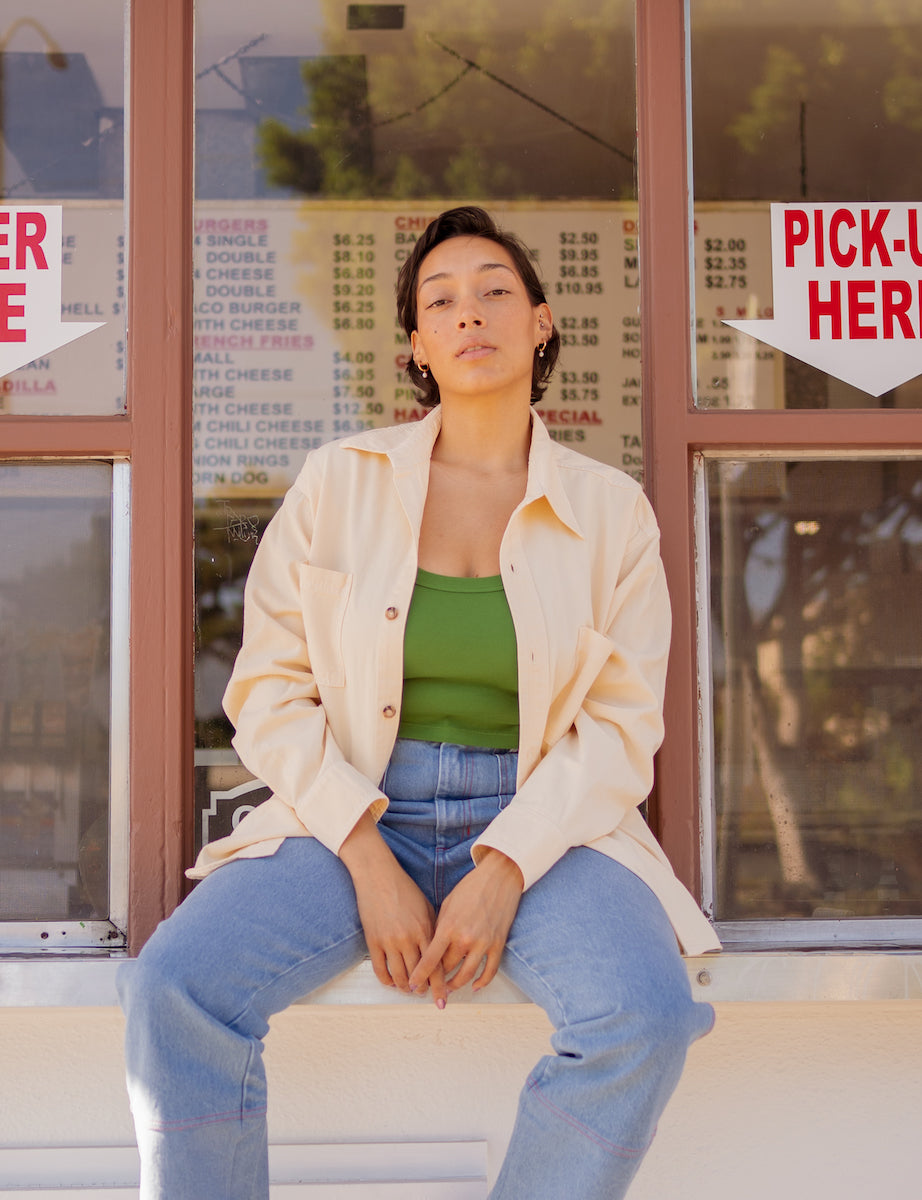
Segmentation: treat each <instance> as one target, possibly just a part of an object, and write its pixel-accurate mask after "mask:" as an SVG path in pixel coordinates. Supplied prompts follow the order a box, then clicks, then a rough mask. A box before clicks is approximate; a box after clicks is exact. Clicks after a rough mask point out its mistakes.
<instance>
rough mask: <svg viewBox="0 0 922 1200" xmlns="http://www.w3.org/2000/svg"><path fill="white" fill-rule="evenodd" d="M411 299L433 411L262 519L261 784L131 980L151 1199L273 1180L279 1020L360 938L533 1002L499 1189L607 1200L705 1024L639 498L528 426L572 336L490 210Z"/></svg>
mask: <svg viewBox="0 0 922 1200" xmlns="http://www.w3.org/2000/svg"><path fill="white" fill-rule="evenodd" d="M398 311H399V314H400V319H401V322H402V324H403V326H404V328H405V329H406V331H407V333H408V335H409V337H410V342H411V347H412V358H413V361H412V363H411V365H410V368H409V370H410V375H411V378H412V379H413V380H414V382H415V383H416V384H417V385H418V386H420V387H421V389H422V391H423V394H424V403H426V404H428V405H429V406H435V405H437V407H435V408H434V411H433V412H432V413H430V414H429V415H428V416H427V417H426V418H425V420H423V421H421V422H419V423H418V424H416V425H410V426H400V427H396V428H391V429H383V430H374V431H370V432H367V433H364V434H360V435H358V436H357V437H353V438H349V439H346V440H344V441H340V442H338V443H332V444H330V445H327V446H324V447H322V448H321V449H320V450H318V451H315V452H314V453H312V454H311V455H309V456H308V459H307V461H306V463H305V465H304V468H303V469H302V471H301V474H300V475H299V477H298V480H297V482H296V483H295V486H294V487H293V488H292V489H291V491H290V492H289V493H288V495H287V497H286V499H285V502H284V504H283V506H282V508H281V510H280V512H279V513H278V514H277V516H276V517H275V519H274V520H273V521H272V522H271V524H270V526H269V527H268V529H267V531H266V533H265V536H264V538H263V540H262V543H261V545H260V548H259V550H258V552H257V555H256V558H255V560H254V564H253V568H252V571H251V573H250V577H249V580H248V583H247V591H246V600H245V627H244V638H243V646H242V649H241V651H240V655H239V657H238V659H237V663H236V665H235V668H234V673H233V677H232V679H231V681H230V684H229V686H228V690H227V694H226V696H225V708H226V710H227V713H228V715H229V716H230V718H231V720H232V721H233V723H234V725H235V727H236V731H237V732H236V737H235V739H234V745H235V747H236V749H237V751H238V753H239V754H240V757H241V759H242V761H243V762H244V763H245V764H246V765H247V767H248V768H249V769H250V770H251V771H252V772H253V773H254V774H255V775H257V776H258V777H259V778H261V779H263V780H264V781H265V782H266V783H267V784H268V785H269V786H270V787H271V788H272V790H273V793H274V794H273V796H272V797H271V798H270V799H269V800H267V801H266V802H265V803H264V804H262V805H260V806H259V807H258V808H257V809H256V810H255V811H254V812H252V813H251V814H250V815H248V816H247V817H246V818H245V819H244V820H243V821H242V822H241V823H240V825H239V826H238V828H237V829H236V831H235V832H234V833H233V834H232V835H231V836H230V837H228V838H225V839H223V840H222V841H220V842H217V843H215V844H213V845H211V846H207V847H206V848H205V849H204V850H203V851H202V854H201V855H200V857H199V861H198V862H197V864H196V866H195V868H194V869H193V870H192V871H191V872H190V874H191V875H192V876H193V877H194V878H204V879H205V882H204V883H203V884H201V885H200V886H199V887H198V888H197V889H196V890H195V891H194V892H193V894H192V895H191V896H190V897H189V899H188V900H186V901H185V903H184V904H182V905H181V906H180V908H179V909H177V911H176V912H175V913H174V914H173V916H172V917H171V918H170V919H169V920H168V921H167V922H165V923H164V924H163V925H161V926H160V928H159V929H158V930H157V932H156V933H155V934H154V936H153V938H152V939H151V941H150V942H149V944H148V945H147V947H146V948H145V950H144V952H143V953H142V955H141V956H140V959H139V960H138V962H137V963H136V964H133V969H132V970H130V971H129V972H127V973H126V974H124V976H123V979H122V989H123V1003H124V1005H125V1008H126V1013H127V1017H128V1029H127V1058H128V1072H129V1086H130V1090H131V1094H132V1107H133V1111H134V1116H135V1122H136V1126H137V1130H138V1141H139V1145H140V1148H141V1154H142V1162H143V1171H142V1176H143V1180H142V1193H141V1194H142V1197H145V1198H146V1200H150V1198H151V1197H168V1198H169V1200H183V1198H185V1197H189V1200H192V1198H194V1200H209V1198H214V1200H234V1198H236V1197H247V1198H250V1197H265V1196H267V1195H268V1182H267V1166H266V1125H265V1108H266V1095H265V1079H264V1076H263V1072H262V1068H261V1059H260V1051H261V1039H262V1037H263V1036H264V1035H265V1033H266V1031H267V1028H268V1020H269V1017H270V1016H271V1014H272V1013H274V1012H277V1011H279V1010H280V1009H282V1008H284V1007H286V1006H287V1005H288V1004H290V1003H291V1002H292V1001H294V1000H296V999H297V998H299V997H301V996H303V995H304V994H306V993H307V992H309V991H311V990H312V989H314V988H316V987H318V986H320V985H321V984H323V983H325V982H326V981H327V980H329V979H330V978H332V977H333V976H335V975H336V974H338V973H339V972H341V971H343V970H345V969H346V968H347V967H349V966H351V965H352V964H353V963H355V962H356V961H357V960H358V959H360V958H361V957H362V956H363V955H365V954H366V953H368V954H370V956H371V961H372V963H373V965H374V970H375V974H376V975H377V977H378V979H379V980H380V981H381V982H382V983H383V984H385V985H386V986H389V987H395V988H399V989H400V990H402V991H405V992H415V993H417V994H418V995H422V994H424V993H429V994H431V997H432V999H433V1000H434V1002H435V1004H436V1005H437V1006H438V1007H439V1008H443V1007H444V1006H445V1004H446V1002H447V1000H448V999H449V997H450V996H451V994H452V992H454V991H456V990H457V989H458V988H460V987H464V986H466V985H468V984H470V983H471V982H472V981H473V986H474V988H483V987H486V986H487V985H488V984H489V983H490V981H491V979H492V978H493V977H494V975H495V974H496V972H497V970H498V969H499V968H500V967H502V970H503V971H504V972H505V973H506V974H507V975H508V976H509V977H510V978H511V979H512V980H513V981H514V982H515V983H516V984H518V986H519V987H520V988H522V989H523V990H524V991H525V992H526V993H527V994H528V995H529V996H530V997H532V998H533V999H534V1000H535V1001H536V1002H537V1003H539V1004H541V1005H542V1006H543V1007H544V1008H545V1009H546V1011H547V1012H548V1014H549V1016H550V1018H551V1020H552V1022H553V1024H554V1026H555V1033H554V1036H553V1039H552V1044H553V1047H554V1050H555V1052H556V1053H555V1054H553V1055H549V1056H548V1057H546V1058H544V1059H542V1060H541V1062H540V1063H539V1064H538V1066H537V1067H536V1068H535V1071H534V1072H533V1073H532V1075H531V1076H530V1078H529V1080H528V1082H527V1083H526V1086H525V1089H524V1090H523V1093H522V1098H521V1102H520V1109H519V1114H518V1119H517V1122H516V1125H515V1129H514V1132H513V1136H512V1141H511V1144H510V1146H509V1150H508V1153H507V1156H506V1160H505V1163H504V1165H503V1168H502V1171H501V1172H500V1175H499V1177H498V1179H497V1181H496V1184H495V1186H494V1188H493V1191H492V1193H491V1196H492V1197H493V1200H541V1198H542V1197H548V1198H551V1197H553V1198H556V1200H564V1198H566V1200H595V1198H599V1200H601V1198H602V1197H604V1198H605V1200H613V1198H615V1197H619V1196H623V1195H624V1194H625V1192H626V1190H627V1187H628V1184H629V1182H630V1180H631V1178H632V1177H633V1175H634V1173H635V1171H636V1169H637V1167H638V1165H639V1163H640V1159H641V1157H642V1155H643V1152H644V1150H645V1149H646V1147H647V1145H648V1144H649V1141H650V1139H651V1137H652V1134H653V1130H654V1128H655V1125H656V1121H657V1118H658V1116H659V1113H660V1112H661V1110H662V1108H663V1106H664V1105H665V1103H666V1100H667V1099H668V1097H669V1095H670V1093H671V1092H672V1089H673V1088H674V1086H675V1084H676V1082H677V1080H678V1077H679V1074H680V1072H681V1069H682V1065H683V1062H684V1058H685V1053H686V1050H687V1047H688V1045H689V1044H690V1043H691V1042H692V1041H694V1040H695V1039H696V1038H697V1037H699V1036H701V1035H702V1034H703V1033H705V1032H707V1030H708V1029H709V1028H710V1025H711V1022H712V1019H713V1014H712V1011H711V1009H710V1007H709V1006H708V1005H702V1004H695V1003H694V1002H693V1001H692V999H691V995H690V989H689V986H688V982H687V979H686V975H685V971H684V968H683V964H682V962H681V959H680V956H679V952H678V947H677V944H676V936H677V935H678V938H679V939H680V941H681V942H682V943H683V945H684V946H685V948H686V949H687V950H688V951H690V952H700V951H702V950H705V949H712V948H716V946H717V942H716V940H715V938H714V936H713V933H712V932H711V929H710V926H709V925H708V924H707V922H706V921H705V920H704V918H703V917H702V915H701V913H700V912H699V911H698V909H697V907H696V905H695V903H694V901H693V900H692V899H691V897H690V896H689V895H688V893H687V892H685V890H684V889H683V888H682V886H681V885H680V884H679V883H678V881H677V880H676V879H675V876H674V875H673V874H672V872H671V870H670V868H669V866H668V864H667V863H666V861H665V859H664V857H663V855H662V852H661V851H660V850H659V847H658V846H657V845H656V842H655V841H654V840H653V838H652V836H651V835H650V833H649V831H648V830H647V827H646V825H645V823H644V821H643V819H642V818H641V817H640V815H639V813H638V811H637V806H638V805H639V804H640V803H641V802H642V801H643V799H644V797H645V796H646V794H647V792H648V790H649V788H650V784H651V780H652V758H653V754H654V752H655V750H656V748H657V746H658V745H659V742H660V739H661V736H662V716H661V711H662V688H663V678H664V673H665V662H666V653H667V647H668V639H669V624H670V619H669V607H668V599H667V596H666V590H665V585H664V581H663V573H662V567H661V564H660V560H659V554H658V533H657V529H656V525H655V521H654V518H653V516H652V513H651V511H650V508H649V506H648V504H647V502H646V500H645V499H644V496H643V493H642V492H641V490H640V488H639V487H638V486H637V485H636V484H635V483H634V482H633V481H632V480H630V479H629V478H627V477H626V476H625V475H623V474H621V473H620V472H618V471H616V470H614V469H612V468H609V467H606V466H603V465H601V464H599V463H595V462H592V461H591V460H590V459H587V458H584V457H583V456H581V455H578V454H575V453H573V452H572V451H570V450H568V449H565V448H563V447H560V446H558V445H556V444H555V443H554V442H552V441H551V439H550V438H549V436H548V434H547V432H546V431H545V429H544V427H543V425H542V424H541V422H540V421H539V420H537V419H534V418H533V413H532V403H533V401H534V400H537V399H539V398H540V396H541V394H542V392H543V391H544V388H545V385H546V382H547V379H548V377H549V375H550V372H551V370H552V369H553V366H554V362H555V360H556V356H557V350H558V346H559V338H558V335H557V334H556V332H555V331H554V328H553V318H552V316H551V312H550V309H549V307H548V304H547V302H546V299H545V297H544V293H543V291H542V289H541V285H540V283H539V281H538V278H537V275H536V273H535V269H534V266H533V265H532V262H531V260H530V258H529V256H528V253H527V251H525V250H524V248H523V247H522V245H521V243H520V242H518V241H517V240H516V239H515V238H513V237H511V236H510V235H508V234H506V233H503V232H501V231H500V230H498V229H497V227H496V226H495V225H494V224H493V222H492V220H491V219H490V218H489V217H488V216H487V214H486V213H485V212H483V211H482V210H481V209H477V208H460V209H454V210H451V211H449V212H446V213H443V214H442V216H441V217H439V218H437V219H436V220H435V221H434V222H432V224H430V226H429V227H428V229H427V230H426V231H425V233H424V234H423V235H422V236H421V238H420V240H419V241H418V242H417V244H416V246H415V247H414V251H413V253H412V254H411V256H410V258H409V259H408V260H407V262H406V263H405V265H404V267H403V269H402V271H401V274H400V279H399V281H398ZM217 868H220V869H217Z"/></svg>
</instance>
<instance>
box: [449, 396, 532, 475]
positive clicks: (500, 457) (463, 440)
mask: <svg viewBox="0 0 922 1200" xmlns="http://www.w3.org/2000/svg"><path fill="white" fill-rule="evenodd" d="M530 410H531V405H530V403H529V405H528V406H527V407H524V408H523V407H522V406H521V405H518V404H515V403H511V404H509V405H504V406H503V407H502V408H499V409H498V408H497V407H496V406H495V405H479V404H478V403H477V402H476V400H471V401H467V402H464V401H462V402H461V403H460V404H458V403H453V404H449V405H446V404H444V403H443V404H442V427H441V430H440V431H439V436H438V440H437V441H436V443H435V447H434V449H433V452H432V458H433V461H435V462H439V463H443V464H445V465H448V466H464V467H472V468H477V469H478V472H482V473H483V474H494V473H508V472H513V471H519V470H525V469H526V468H527V466H528V449H529V446H530V444H531V411H530Z"/></svg>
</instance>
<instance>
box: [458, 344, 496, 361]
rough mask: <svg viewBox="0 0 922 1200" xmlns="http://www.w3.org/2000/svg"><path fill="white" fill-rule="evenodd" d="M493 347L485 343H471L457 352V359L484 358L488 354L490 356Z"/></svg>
mask: <svg viewBox="0 0 922 1200" xmlns="http://www.w3.org/2000/svg"><path fill="white" fill-rule="evenodd" d="M494 349H495V347H494V346H490V345H488V344H487V343H486V342H471V343H470V344H469V345H467V346H462V347H461V349H460V350H459V351H458V353H457V355H456V357H457V358H484V357H485V356H486V355H488V354H492V353H493V351H494Z"/></svg>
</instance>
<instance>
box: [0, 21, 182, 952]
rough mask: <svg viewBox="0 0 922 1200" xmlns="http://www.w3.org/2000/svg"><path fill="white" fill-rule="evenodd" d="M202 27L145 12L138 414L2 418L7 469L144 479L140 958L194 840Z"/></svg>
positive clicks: (133, 162)
mask: <svg viewBox="0 0 922 1200" xmlns="http://www.w3.org/2000/svg"><path fill="white" fill-rule="evenodd" d="M192 17H193V0H133V3H132V4H131V12H130V34H129V37H130V49H129V56H128V57H129V78H128V81H127V83H128V87H127V89H126V92H127V96H126V100H127V107H128V110H129V113H130V129H131V133H130V143H129V144H130V147H131V152H130V154H129V183H128V188H127V195H126V202H127V215H128V220H127V234H128V348H129V352H128V374H127V384H126V386H127V397H128V405H127V412H126V413H125V414H124V415H122V414H114V415H112V416H106V417H97V416H92V417H79V416H75V417H57V416H45V417H29V416H16V415H15V414H12V413H11V414H7V415H5V416H3V417H2V418H0V422H2V423H0V438H2V457H3V458H4V459H12V458H32V457H35V458H60V459H68V458H101V459H120V460H125V461H127V462H129V463H130V468H131V505H132V515H131V550H130V557H131V566H130V571H131V585H130V610H131V616H130V628H131V634H130V663H131V665H130V685H129V762H130V796H131V799H130V815H129V822H130V848H129V900H128V905H129V909H128V911H129V928H128V941H129V946H130V948H131V949H132V951H134V952H136V951H137V950H138V949H139V948H140V946H141V945H142V944H143V943H144V941H145V940H146V939H147V937H148V936H149V935H150V933H151V932H152V931H153V929H154V927H155V926H156V924H157V922H158V921H159V920H160V919H161V918H162V917H163V916H165V915H166V913H168V912H169V911H170V910H171V909H172V908H173V907H175V905H176V904H177V903H178V901H179V900H180V899H181V896H182V888H183V873H182V872H183V867H184V866H185V864H186V860H187V855H188V849H189V847H190V846H191V832H192V822H191V816H192V744H193V725H192V720H193V693H192V662H193V658H192V651H193V611H194V610H193V593H192V486H191V481H192V120H191V114H192V101H193V64H192ZM139 235H140V236H139Z"/></svg>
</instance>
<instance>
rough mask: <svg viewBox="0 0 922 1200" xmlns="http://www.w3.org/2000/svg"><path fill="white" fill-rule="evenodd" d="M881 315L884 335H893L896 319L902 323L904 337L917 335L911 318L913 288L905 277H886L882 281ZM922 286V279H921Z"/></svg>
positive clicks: (901, 329)
mask: <svg viewBox="0 0 922 1200" xmlns="http://www.w3.org/2000/svg"><path fill="white" fill-rule="evenodd" d="M880 286H881V303H880V316H881V325H882V327H883V336H884V337H885V338H887V339H890V338H892V337H893V322H894V319H895V320H897V321H899V323H900V332H901V333H902V335H903V337H904V338H911V337H915V336H916V335H915V331H914V330H913V328H912V322H911V321H910V320H909V306H910V304H912V288H911V287H910V286H909V284H908V283H907V282H906V281H905V280H904V279H884V280H883V281H882V282H881V285H880ZM920 286H922V281H920Z"/></svg>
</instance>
